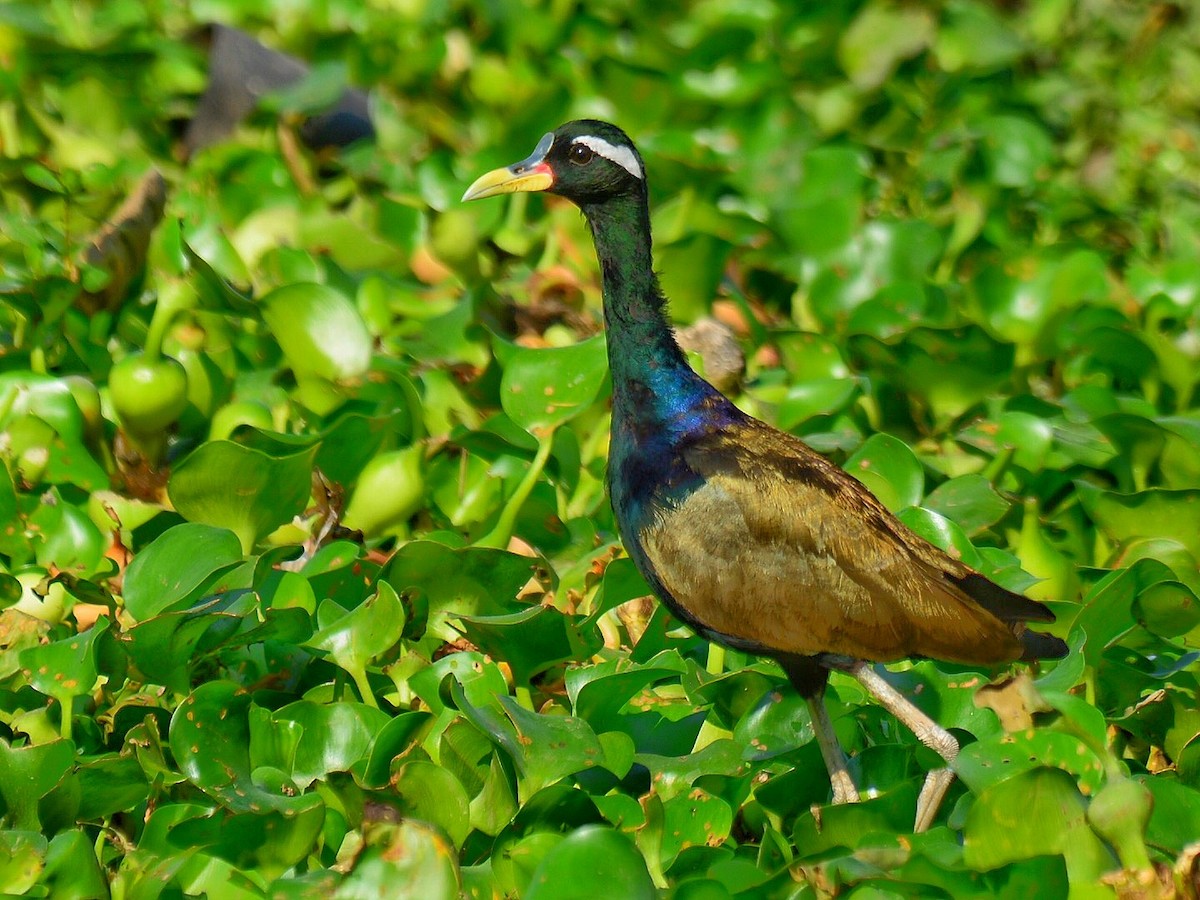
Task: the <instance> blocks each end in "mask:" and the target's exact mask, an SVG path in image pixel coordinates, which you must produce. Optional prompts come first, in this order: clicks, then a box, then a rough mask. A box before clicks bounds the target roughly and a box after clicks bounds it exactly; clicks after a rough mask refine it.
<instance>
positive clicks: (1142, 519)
mask: <svg viewBox="0 0 1200 900" xmlns="http://www.w3.org/2000/svg"><path fill="white" fill-rule="evenodd" d="M1075 489H1076V491H1078V493H1079V500H1080V502H1081V503H1082V504H1083V508H1084V510H1086V512H1087V514H1088V515H1089V516H1090V517H1091V518H1092V520H1093V521H1094V522H1095V523H1096V525H1097V526H1098V527H1099V528H1100V529H1101V530H1102V531H1104V533H1105V534H1107V535H1108V536H1109V538H1111V539H1112V540H1113V541H1114V542H1116V543H1118V544H1120V543H1124V542H1126V541H1129V540H1131V539H1133V538H1158V537H1165V538H1173V539H1175V540H1178V541H1180V542H1181V543H1182V544H1183V545H1184V546H1185V547H1186V548H1187V550H1188V552H1189V553H1191V554H1192V556H1196V557H1200V490H1184V491H1169V490H1164V489H1162V488H1149V489H1148V490H1145V491H1140V492H1138V493H1136V494H1119V493H1116V492H1113V491H1105V490H1104V489H1103V488H1099V487H1096V486H1095V485H1093V484H1090V483H1088V482H1085V481H1077V482H1075Z"/></svg>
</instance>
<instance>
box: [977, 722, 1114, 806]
mask: <svg viewBox="0 0 1200 900" xmlns="http://www.w3.org/2000/svg"><path fill="white" fill-rule="evenodd" d="M1038 766H1052V767H1055V768H1059V769H1062V770H1063V771H1065V772H1068V773H1070V774H1071V775H1072V776H1073V777H1074V778H1075V780H1076V783H1077V784H1078V785H1079V787H1080V790H1081V791H1083V792H1084V793H1085V794H1088V795H1090V794H1093V793H1095V792H1096V791H1097V790H1098V789H1099V788H1100V785H1101V784H1102V783H1103V781H1104V763H1103V761H1102V760H1101V759H1100V758H1099V757H1098V756H1096V754H1095V752H1093V751H1092V749H1091V748H1090V747H1088V746H1087V745H1086V744H1085V743H1084V742H1083V741H1081V740H1080V739H1079V738H1078V737H1075V736H1074V735H1071V734H1067V733H1064V732H1059V731H1050V730H1048V729H1032V728H1031V729H1029V730H1028V731H1026V732H1022V733H1018V734H1008V735H1004V736H1003V737H999V738H996V737H993V738H989V739H985V740H979V741H976V742H975V743H973V744H968V745H967V746H966V747H964V748H963V749H962V753H961V754H960V755H959V757H958V759H957V760H956V761H955V763H954V771H955V773H956V774H957V775H958V777H959V778H961V779H962V780H963V783H964V784H965V785H966V786H967V787H968V788H970V789H971V792H972V793H976V794H978V793H981V792H982V791H984V790H986V789H987V788H989V787H991V786H992V785H994V784H997V783H998V782H1001V781H1004V780H1005V779H1007V778H1012V777H1014V776H1015V775H1019V774H1021V773H1023V772H1027V771H1030V770H1032V769H1034V768H1036V767H1038Z"/></svg>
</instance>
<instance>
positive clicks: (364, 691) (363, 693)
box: [347, 666, 379, 709]
mask: <svg viewBox="0 0 1200 900" xmlns="http://www.w3.org/2000/svg"><path fill="white" fill-rule="evenodd" d="M347 671H348V672H350V677H351V678H353V679H354V686H355V687H356V688H358V695H359V696H360V697H361V698H362V702H363V703H365V704H367V706H372V707H374V708H375V709H379V701H378V700H376V699H375V693H374V692H373V691H372V690H371V682H370V681H368V680H367V670H366V669H365V668H363V667H361V666H358V667H355V668H354V669H352V670H351V669H348V670H347Z"/></svg>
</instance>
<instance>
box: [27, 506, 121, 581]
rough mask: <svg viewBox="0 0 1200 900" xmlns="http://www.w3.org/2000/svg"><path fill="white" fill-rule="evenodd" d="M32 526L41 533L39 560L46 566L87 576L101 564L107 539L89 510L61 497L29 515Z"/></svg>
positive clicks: (38, 550) (39, 507)
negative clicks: (88, 513)
mask: <svg viewBox="0 0 1200 900" xmlns="http://www.w3.org/2000/svg"><path fill="white" fill-rule="evenodd" d="M29 525H30V527H31V528H32V529H34V530H36V531H39V532H41V535H42V542H41V543H40V544H39V546H38V549H37V562H38V564H39V565H43V566H54V567H55V568H56V569H59V570H60V571H65V572H71V573H72V574H75V575H80V576H83V577H86V576H88V575H90V574H91V573H92V572H94V571H95V570H96V567H97V566H98V565H99V564H100V560H101V558H102V557H103V556H104V551H105V550H106V549H107V542H106V541H105V538H104V535H102V534H101V533H100V530H99V529H98V528H97V527H96V526H95V524H93V522H92V520H91V519H90V518H89V517H88V515H87V513H85V512H84V511H83V510H81V509H80V508H79V507H77V506H75V505H73V504H71V503H67V502H66V501H64V500H61V499H59V500H58V502H56V503H54V504H48V503H43V504H41V505H39V506H38V508H37V510H36V511H35V512H34V514H33V515H32V516H30V517H29Z"/></svg>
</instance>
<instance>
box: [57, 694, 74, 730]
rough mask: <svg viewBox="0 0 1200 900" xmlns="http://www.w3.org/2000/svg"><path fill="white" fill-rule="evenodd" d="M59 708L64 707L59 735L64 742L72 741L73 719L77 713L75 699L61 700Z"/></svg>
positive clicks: (59, 725)
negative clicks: (75, 712)
mask: <svg viewBox="0 0 1200 900" xmlns="http://www.w3.org/2000/svg"><path fill="white" fill-rule="evenodd" d="M59 706H61V707H62V719H61V721H59V723H58V733H59V735H60V736H61V737H62V739H63V740H64V741H69V740H70V739H71V717H72V715H73V714H74V711H75V698H74V697H73V696H72V697H67V698H66V699H65V700H63V699H60V700H59Z"/></svg>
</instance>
